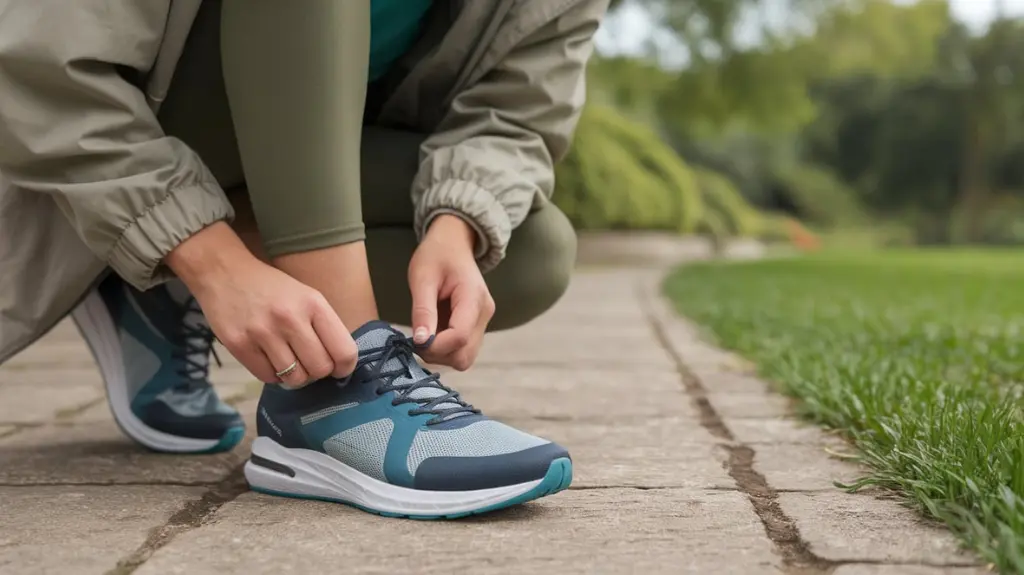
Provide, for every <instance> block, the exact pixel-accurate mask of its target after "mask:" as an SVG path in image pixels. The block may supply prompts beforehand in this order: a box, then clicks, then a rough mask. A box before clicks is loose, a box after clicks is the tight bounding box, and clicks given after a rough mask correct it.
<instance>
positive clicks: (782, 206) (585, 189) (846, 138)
mask: <svg viewBox="0 0 1024 575" xmlns="http://www.w3.org/2000/svg"><path fill="white" fill-rule="evenodd" d="M977 1H978V2H989V1H991V2H993V3H994V7H995V8H996V10H997V12H998V9H999V7H1000V4H999V0H977ZM623 9H633V10H636V9H643V10H646V11H647V12H648V13H649V14H650V15H651V20H652V22H654V24H653V26H654V27H655V28H656V29H654V30H651V34H650V36H651V38H655V39H657V38H660V39H661V40H662V41H661V42H652V45H651V48H650V50H649V53H648V54H647V55H646V56H643V57H616V56H609V55H607V54H600V53H598V54H597V55H595V57H594V59H593V60H592V62H591V66H590V70H589V75H588V84H589V85H588V90H589V97H590V99H589V103H588V108H587V110H586V112H585V113H584V115H583V117H582V118H581V120H580V125H579V129H578V132H577V135H576V142H575V147H574V149H573V151H572V153H571V155H570V157H569V158H568V159H567V161H566V162H564V163H563V164H562V165H561V166H560V167H559V169H558V182H559V184H558V185H559V190H558V192H557V193H556V195H555V201H556V203H558V204H559V205H560V206H561V207H562V208H563V209H564V210H565V211H566V212H567V213H568V214H569V216H570V218H571V219H572V220H573V221H574V223H575V224H576V225H577V226H578V227H579V228H581V229H660V230H672V231H677V232H680V233H699V234H705V235H709V236H712V237H714V238H716V239H721V238H726V237H730V236H760V237H765V238H773V239H793V238H794V237H795V236H796V235H799V234H800V233H802V232H801V228H802V227H803V226H806V227H809V228H810V229H812V230H814V231H815V232H817V233H821V234H829V235H838V236H840V237H848V236H849V233H851V232H856V231H857V230H862V231H863V230H869V231H871V232H872V238H871V239H872V241H874V242H878V243H883V244H907V243H914V244H952V243H995V244H1018V243H1022V242H1024V162H1021V154H1024V122H1022V120H1024V85H1022V83H1021V78H1022V77H1024V27H1022V25H1021V23H1020V22H1019V21H1017V20H1015V19H1011V18H1007V17H998V18H996V20H995V21H994V22H993V23H992V24H991V25H990V26H989V27H988V28H987V29H985V30H981V31H973V32H972V31H971V30H969V29H968V28H967V27H966V26H965V25H964V24H962V23H961V22H958V21H957V20H955V19H954V18H953V17H952V16H951V12H950V8H949V6H948V5H947V4H946V2H944V1H942V0H920V1H918V2H910V3H907V2H900V3H894V2H890V1H889V0H618V1H615V2H613V3H612V9H611V13H610V14H611V16H610V18H612V19H613V18H614V17H615V14H616V12H617V11H619V10H623ZM780 11H781V12H780ZM780 13H782V14H784V17H783V18H781V19H780V18H779V17H778V15H779V14H780ZM780 22H781V23H780ZM666 38H667V39H668V41H667V42H666V41H664V40H665V39H666ZM665 45H668V46H670V48H669V50H671V52H672V54H671V56H673V58H672V59H673V60H676V61H681V62H682V64H681V65H676V66H666V65H665V64H664V63H665V61H666V60H667V59H668V58H666V56H667V54H666V51H667V49H666V48H665V47H664V46H665ZM680 56H681V57H680ZM797 221H799V222H801V224H800V225H798V224H797V223H796V222H797ZM843 234H846V236H844V235H843Z"/></svg>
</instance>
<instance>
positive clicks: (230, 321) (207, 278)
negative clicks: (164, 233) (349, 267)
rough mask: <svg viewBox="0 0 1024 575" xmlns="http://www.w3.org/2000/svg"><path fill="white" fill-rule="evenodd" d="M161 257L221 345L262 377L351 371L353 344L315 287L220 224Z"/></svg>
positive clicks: (297, 378)
mask: <svg viewBox="0 0 1024 575" xmlns="http://www.w3.org/2000/svg"><path fill="white" fill-rule="evenodd" d="M165 262H166V263H167V265H168V266H169V267H171V269H172V270H174V272H175V273H176V274H177V275H178V277H180V278H181V280H182V281H183V282H185V285H187V286H188V287H189V289H190V290H191V291H192V295H194V296H195V297H196V300H198V302H199V305H200V307H202V309H203V313H204V314H205V315H206V319H207V321H208V322H209V323H210V327H211V328H212V329H213V333H214V334H216V336H217V338H218V339H220V341H221V343H223V344H224V346H225V347H226V348H227V349H228V351H230V352H231V353H232V355H234V356H235V358H236V359H238V361H240V362H241V363H242V365H244V366H245V367H246V368H247V369H248V370H249V371H250V372H252V374H253V375H255V376H256V377H258V378H259V379H260V380H261V381H264V382H268V383H278V382H280V383H283V384H284V385H285V386H287V387H291V388H295V387H302V386H303V385H305V384H307V383H310V382H312V381H316V380H318V379H322V378H324V377H327V376H330V375H333V376H335V377H344V376H346V375H348V374H350V373H352V370H353V369H355V365H356V360H357V358H358V349H357V348H356V344H355V342H354V341H353V340H352V336H351V335H350V334H349V332H348V330H347V329H346V328H345V325H344V324H343V323H342V322H341V319H339V318H338V314H336V313H335V312H334V310H333V309H332V308H331V306H330V305H329V304H328V303H327V300H326V299H325V298H324V297H323V296H322V295H321V294H320V292H318V291H316V290H315V289H313V288H311V287H309V286H306V285H305V284H303V283H301V282H299V281H298V280H296V279H294V278H292V277H291V276H289V275H287V274H285V273H284V272H282V271H280V270H278V269H276V268H274V267H272V266H270V265H267V264H265V263H263V262H261V261H260V260H258V259H256V257H255V256H253V255H252V254H251V253H250V252H249V250H248V249H247V248H246V247H245V245H244V244H243V243H242V242H241V240H240V239H239V238H238V236H237V235H236V234H235V232H234V231H233V230H232V229H231V228H230V227H228V226H227V225H226V224H223V223H218V224H214V225H212V226H209V227H207V228H206V229H204V230H203V231H201V232H199V233H197V234H195V235H194V236H192V237H190V238H189V239H187V240H186V241H184V242H182V244H181V245H179V246H178V247H177V248H176V249H175V250H174V251H172V252H171V253H170V254H169V255H168V256H167V258H165ZM293 362H294V363H296V367H295V368H294V369H293V370H291V371H290V372H289V373H287V374H285V375H283V376H282V377H278V376H277V373H278V372H282V371H285V370H287V369H288V368H289V367H290V366H291V365H292V363H293Z"/></svg>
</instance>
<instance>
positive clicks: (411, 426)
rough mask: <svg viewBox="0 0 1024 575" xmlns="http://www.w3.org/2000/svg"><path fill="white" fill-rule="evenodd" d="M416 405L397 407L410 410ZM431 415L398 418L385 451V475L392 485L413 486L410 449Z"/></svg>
mask: <svg viewBox="0 0 1024 575" xmlns="http://www.w3.org/2000/svg"><path fill="white" fill-rule="evenodd" d="M415 408H416V406H415V405H412V406H410V405H409V404H407V403H406V404H402V405H399V406H398V407H397V409H400V410H403V411H405V412H408V411H409V410H410V409H415ZM431 417H433V416H431V415H419V416H409V415H406V416H405V417H404V418H401V419H396V420H395V422H396V423H397V425H395V429H394V431H392V432H391V439H390V440H389V441H388V449H387V451H385V452H384V477H386V478H387V480H388V483H390V484H392V485H398V486H401V487H408V488H410V489H411V488H412V487H413V484H414V483H413V482H414V479H413V476H412V474H411V473H409V464H408V458H409V449H410V448H411V447H412V442H413V440H414V439H416V433H417V432H419V431H420V430H421V429H426V427H425V425H424V424H426V422H427V420H429V419H430V418H431Z"/></svg>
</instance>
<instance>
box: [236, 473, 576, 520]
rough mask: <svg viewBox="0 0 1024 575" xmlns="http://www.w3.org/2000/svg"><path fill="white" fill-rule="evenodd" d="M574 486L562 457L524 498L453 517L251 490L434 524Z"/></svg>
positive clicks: (258, 489)
mask: <svg viewBox="0 0 1024 575" xmlns="http://www.w3.org/2000/svg"><path fill="white" fill-rule="evenodd" d="M571 483H572V461H571V460H570V459H569V458H567V457H562V458H560V459H556V460H554V461H552V462H551V465H550V466H549V467H548V472H547V473H546V474H545V475H544V478H543V479H541V481H540V483H539V484H537V486H536V487H534V488H533V489H531V490H529V491H527V492H526V493H523V494H522V495H520V496H518V497H513V498H512V499H509V500H508V501H502V502H500V503H495V504H494V505H488V506H486V507H481V508H480V509H474V510H472V511H465V512H462V513H452V514H448V515H402V514H400V513H389V512H387V511H377V510H374V509H369V508H367V507H364V506H362V505H359V504H356V503H352V502H351V501H344V500H342V499H333V498H330V497H314V496H312V495H297V494H294V493H285V492H283V491H275V490H273V489H262V488H259V487H251V486H250V489H252V490H253V491H255V492H257V493H264V494H266V495H276V496H278V497H290V498H293V499H308V500H312V501H326V502H328V503H341V504H343V505H348V506H349V507H355V508H356V509H359V510H361V511H366V512H367V513H373V514H374V515H380V516H381V517H392V518H398V519H416V520H422V521H430V520H436V519H461V518H463V517H469V516H472V515H481V514H484V513H490V512H492V511H498V510H499V509H505V508H508V507H513V506H515V505H520V504H523V503H526V502H528V501H533V500H534V499H540V498H541V497H545V496H548V495H554V494H555V493H558V492H559V491H563V490H565V489H567V488H568V487H569V484H571Z"/></svg>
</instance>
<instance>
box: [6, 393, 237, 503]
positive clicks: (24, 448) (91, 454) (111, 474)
mask: <svg viewBox="0 0 1024 575" xmlns="http://www.w3.org/2000/svg"><path fill="white" fill-rule="evenodd" d="M0 393H3V391H2V390H0ZM244 457H245V453H244V447H243V448H242V449H238V450H235V451H234V452H232V453H225V454H217V455H203V456H196V457H176V456H169V455H165V454H159V453H153V452H150V451H148V450H146V449H144V448H142V447H140V446H138V445H136V444H134V443H132V442H131V441H130V440H129V439H128V438H126V437H125V436H124V435H123V434H122V433H121V432H120V430H118V428H117V426H116V425H115V424H114V423H113V421H106V422H102V423H86V424H80V425H59V426H58V425H54V426H47V427H39V428H32V429H26V430H24V431H21V432H20V433H16V434H14V435H12V436H10V437H7V438H5V439H0V462H2V463H0V485H3V484H14V485H31V484H35V483H43V484H48V483H51V484H52V483H100V484H102V483H153V484H165V483H179V484H180V483H186V484H192V483H213V482H217V481H220V480H221V479H223V478H224V477H225V476H226V475H227V474H228V473H229V472H230V471H231V470H233V469H235V468H236V467H238V465H240V464H241V463H242V462H243V461H244Z"/></svg>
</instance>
